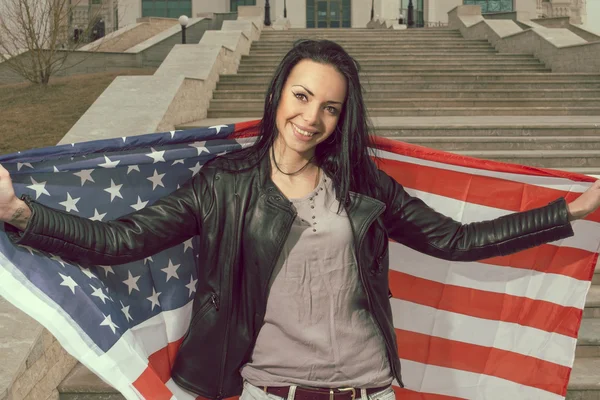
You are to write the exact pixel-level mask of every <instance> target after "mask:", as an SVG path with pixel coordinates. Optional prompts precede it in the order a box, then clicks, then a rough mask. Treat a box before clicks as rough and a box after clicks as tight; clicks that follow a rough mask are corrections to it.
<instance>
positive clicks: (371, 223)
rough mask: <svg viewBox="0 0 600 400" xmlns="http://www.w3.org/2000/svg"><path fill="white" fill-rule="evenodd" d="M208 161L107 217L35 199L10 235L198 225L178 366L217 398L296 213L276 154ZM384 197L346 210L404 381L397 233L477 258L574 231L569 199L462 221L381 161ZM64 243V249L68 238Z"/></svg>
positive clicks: (156, 233) (108, 254)
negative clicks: (393, 287)
mask: <svg viewBox="0 0 600 400" xmlns="http://www.w3.org/2000/svg"><path fill="white" fill-rule="evenodd" d="M224 162H225V161H224V160H223V159H215V160H213V161H212V162H210V163H209V164H207V165H206V166H205V167H204V168H203V169H202V170H201V171H200V173H199V174H197V175H196V176H195V177H194V178H193V179H192V180H190V181H189V182H188V183H187V184H186V185H185V186H184V187H182V188H181V189H179V190H178V191H176V192H175V193H173V194H171V195H169V196H167V197H165V198H163V199H161V200H159V201H157V202H156V203H155V204H154V205H152V206H149V207H146V208H144V209H142V210H140V211H137V212H134V213H132V214H130V215H128V216H125V217H122V218H120V219H118V220H115V221H111V222H108V223H101V222H95V221H90V220H88V219H85V218H79V217H76V216H72V215H68V214H66V213H63V212H59V211H55V210H51V209H49V208H46V207H44V206H42V205H40V204H38V203H36V202H33V201H31V199H27V202H28V203H29V206H30V207H31V209H32V211H33V215H32V217H31V220H30V222H29V224H28V226H27V229H26V230H25V231H24V232H22V233H19V232H17V231H16V230H15V229H14V228H12V227H10V226H7V232H8V233H9V235H10V236H11V239H12V240H13V241H15V242H17V243H20V244H23V245H28V246H32V247H35V248H38V249H40V250H45V251H48V252H52V253H54V254H58V255H60V256H61V257H63V258H66V259H70V260H73V261H76V262H78V263H83V264H90V265H92V264H93V265H114V264H123V263H127V262H131V261H133V260H137V259H141V258H144V257H147V256H150V255H152V254H155V253H157V252H159V251H161V250H163V249H167V248H169V247H172V246H174V245H176V244H178V243H181V242H183V241H184V240H187V239H188V238H190V237H192V236H194V235H199V237H200V242H201V250H202V252H201V254H203V256H202V258H201V259H200V261H199V265H198V288H197V292H196V295H195V298H194V304H193V314H192V320H191V323H190V328H189V331H188V333H187V334H186V337H185V339H184V340H183V343H182V345H181V347H180V350H179V353H178V355H177V358H176V361H175V365H174V368H173V371H172V377H173V379H174V380H175V381H176V382H177V383H178V384H179V385H181V386H182V387H184V388H186V389H188V390H190V391H192V392H195V393H198V394H200V395H202V396H204V397H207V398H217V399H222V398H224V397H230V396H235V395H239V394H240V393H241V391H242V379H241V376H240V373H239V370H240V367H242V366H243V365H244V364H245V363H246V361H248V359H249V357H250V355H251V351H252V348H253V346H254V343H255V340H256V337H257V334H258V331H259V330H260V327H261V325H262V323H263V318H264V315H265V309H266V301H267V295H266V293H267V286H268V282H269V279H270V277H271V273H272V272H273V269H274V266H275V264H276V261H277V259H278V256H279V253H280V251H281V249H282V246H283V244H284V242H285V240H286V237H287V235H288V233H289V231H290V228H291V225H292V222H293V220H294V218H295V213H294V211H293V208H292V206H291V203H290V202H289V201H287V199H286V198H285V196H283V194H282V193H281V192H280V191H279V189H278V188H277V187H276V186H275V185H274V183H273V182H272V180H271V179H270V166H269V162H268V158H266V157H265V159H264V160H263V161H262V162H261V164H260V165H259V166H258V167H256V168H253V169H250V170H248V171H244V172H237V173H233V172H226V171H225V170H224V169H223V165H222V164H223V163H224ZM227 163H229V166H228V169H231V168H233V169H241V168H242V167H244V166H245V165H246V162H244V161H236V162H231V161H228V162H227ZM380 180H381V185H382V187H383V191H382V194H381V196H380V198H371V197H367V196H364V195H360V194H352V195H351V199H350V202H349V203H348V204H347V206H346V210H347V213H348V216H349V219H350V222H351V226H352V230H353V234H354V240H355V243H356V246H355V248H356V258H357V260H358V269H359V275H360V280H361V282H362V285H363V286H364V289H365V292H366V294H367V298H368V304H369V307H370V311H371V312H372V313H373V316H374V319H375V321H376V322H377V325H378V328H379V329H380V331H381V334H382V335H383V337H384V338H385V344H386V349H387V356H388V358H389V361H390V365H391V368H392V371H393V373H394V376H395V378H396V379H397V381H398V382H402V380H401V374H400V363H399V360H398V355H397V347H396V339H395V334H394V325H393V322H392V312H391V307H390V302H389V298H388V239H389V238H391V239H393V240H395V241H397V242H400V243H403V244H405V245H407V246H409V247H411V248H413V249H416V250H418V251H421V252H424V253H427V254H430V255H433V256H435V257H439V258H443V259H449V260H461V261H470V260H478V259H483V258H488V257H492V256H497V255H504V254H508V253H512V252H516V251H518V250H522V249H526V248H530V247H533V246H536V245H539V244H542V243H545V242H549V241H553V240H558V239H560V238H564V237H568V236H570V235H572V234H573V231H572V229H571V225H570V223H569V221H568V213H567V207H566V203H565V200H564V199H558V200H557V201H555V202H552V203H551V204H549V205H548V206H545V207H542V208H538V209H535V210H531V211H527V212H522V213H516V214H512V215H508V216H505V217H501V218H498V219H495V220H492V221H487V222H478V223H471V224H465V225H463V224H460V223H458V222H456V221H454V220H452V219H450V218H447V217H445V216H443V215H441V214H439V213H437V212H436V211H434V210H433V209H431V208H429V207H428V206H427V205H425V204H424V203H423V202H422V201H421V200H419V199H417V198H414V197H411V196H410V195H408V194H407V193H406V191H405V190H404V189H403V187H402V186H401V185H399V184H398V183H396V182H395V181H394V180H393V179H391V178H390V177H389V176H387V175H386V174H385V173H383V172H381V173H380ZM58 249H60V250H58Z"/></svg>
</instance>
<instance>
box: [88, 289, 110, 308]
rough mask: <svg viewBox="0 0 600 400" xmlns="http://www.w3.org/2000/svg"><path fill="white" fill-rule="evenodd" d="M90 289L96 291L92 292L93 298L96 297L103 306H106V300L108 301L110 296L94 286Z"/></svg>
mask: <svg viewBox="0 0 600 400" xmlns="http://www.w3.org/2000/svg"><path fill="white" fill-rule="evenodd" d="M90 287H91V288H92V289H94V291H93V292H92V296H95V297H97V298H99V299H100V300H102V304H106V299H108V296H107V295H105V294H104V292H103V291H102V288H95V287H94V286H93V285H90Z"/></svg>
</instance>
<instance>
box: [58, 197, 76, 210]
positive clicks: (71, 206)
mask: <svg viewBox="0 0 600 400" xmlns="http://www.w3.org/2000/svg"><path fill="white" fill-rule="evenodd" d="M80 198H81V197H78V198H76V199H74V198H72V197H71V194H70V193H69V192H67V200H65V201H61V202H60V203H58V204H60V205H61V206H63V207H64V208H65V209H66V210H67V212H71V211H72V210H75V211H77V212H79V210H78V209H77V206H76V204H77V202H78V201H79V199H80Z"/></svg>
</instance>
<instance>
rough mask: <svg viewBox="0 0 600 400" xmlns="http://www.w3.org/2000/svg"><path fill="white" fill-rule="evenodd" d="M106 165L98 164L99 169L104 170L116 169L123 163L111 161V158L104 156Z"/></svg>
mask: <svg viewBox="0 0 600 400" xmlns="http://www.w3.org/2000/svg"><path fill="white" fill-rule="evenodd" d="M104 161H105V162H104V163H102V164H98V166H99V167H102V168H116V166H117V165H118V164H119V163H120V162H121V161H110V158H108V157H106V156H104Z"/></svg>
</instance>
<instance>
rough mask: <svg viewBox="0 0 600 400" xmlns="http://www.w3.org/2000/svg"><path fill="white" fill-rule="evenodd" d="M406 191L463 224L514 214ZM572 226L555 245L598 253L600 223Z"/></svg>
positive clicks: (577, 222) (424, 193) (581, 222)
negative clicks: (564, 237) (569, 234)
mask: <svg viewBox="0 0 600 400" xmlns="http://www.w3.org/2000/svg"><path fill="white" fill-rule="evenodd" d="M406 191H407V193H409V194H410V195H411V196H414V197H418V198H420V199H421V200H423V201H424V202H425V203H426V204H427V205H428V206H429V207H431V208H433V209H434V210H436V211H437V212H440V213H442V214H444V215H446V216H447V217H450V218H452V219H454V220H456V221H461V222H463V223H469V222H477V221H483V220H490V219H494V218H497V217H501V216H503V215H508V214H510V213H512V211H507V210H502V209H499V208H495V207H488V206H483V205H480V204H473V203H468V202H464V201H462V200H456V199H453V198H451V197H446V196H440V195H437V194H432V193H428V192H423V191H419V190H414V189H409V188H406ZM571 226H572V227H573V232H574V233H575V234H574V236H571V237H570V238H566V239H563V240H560V241H556V242H553V244H556V245H561V246H569V247H574V248H577V249H582V250H587V251H590V252H593V253H597V252H598V250H599V249H600V229H598V223H597V222H593V221H586V220H577V221H573V222H571Z"/></svg>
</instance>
